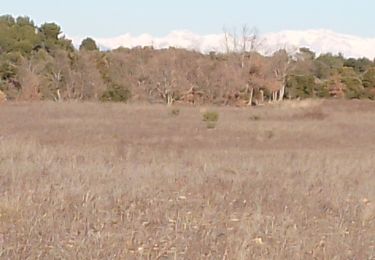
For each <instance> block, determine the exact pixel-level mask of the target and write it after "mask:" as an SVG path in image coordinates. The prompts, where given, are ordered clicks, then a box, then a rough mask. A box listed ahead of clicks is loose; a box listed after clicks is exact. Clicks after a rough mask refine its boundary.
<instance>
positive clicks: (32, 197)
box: [0, 101, 375, 259]
mask: <svg viewBox="0 0 375 260" xmlns="http://www.w3.org/2000/svg"><path fill="white" fill-rule="evenodd" d="M214 110H215V111H217V112H218V113H219V115H220V119H219V121H218V123H217V125H216V128H215V129H207V127H206V125H205V122H203V121H202V113H201V112H200V109H199V108H191V107H180V108H179V113H178V115H171V111H170V110H169V109H168V108H166V107H163V106H146V105H145V106H140V105H121V104H94V103H84V104H79V103H62V104H57V103H31V104H29V103H13V104H12V103H11V104H6V105H2V106H1V107H0V122H1V123H0V258H3V259H38V258H39V259H374V257H375V248H374V245H375V221H374V216H375V215H374V214H375V208H374V204H375V188H374V186H375V175H374V162H375V153H374V150H375V149H374V148H375V147H374V140H375V131H374V130H373V129H375V106H374V104H373V103H368V102H338V101H334V102H333V101H331V102H323V103H319V104H316V103H315V102H312V103H311V104H310V105H305V104H303V105H298V104H297V105H282V106H264V107H260V108H253V109H238V108H214Z"/></svg>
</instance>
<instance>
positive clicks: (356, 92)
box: [341, 77, 365, 99]
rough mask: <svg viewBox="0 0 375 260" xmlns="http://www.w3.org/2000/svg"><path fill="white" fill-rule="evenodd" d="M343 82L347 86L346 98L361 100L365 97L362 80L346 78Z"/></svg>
mask: <svg viewBox="0 0 375 260" xmlns="http://www.w3.org/2000/svg"><path fill="white" fill-rule="evenodd" d="M341 82H342V83H344V85H345V90H344V92H345V96H346V98H348V99H360V98H363V97H364V94H365V92H364V87H363V85H362V82H361V80H360V79H358V78H355V77H344V78H342V79H341Z"/></svg>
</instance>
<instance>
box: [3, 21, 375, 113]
mask: <svg viewBox="0 0 375 260" xmlns="http://www.w3.org/2000/svg"><path fill="white" fill-rule="evenodd" d="M248 40H249V42H248V43H247V44H248V45H249V46H250V45H251V46H255V45H254V41H256V39H255V38H251V39H248ZM245 44H246V43H245V41H244V43H243V45H244V46H241V47H240V48H235V49H234V48H233V49H228V50H227V51H226V52H225V53H215V52H210V53H209V54H202V53H199V52H195V51H189V50H184V49H178V48H172V47H171V48H169V49H162V50H156V49H153V48H152V47H137V48H132V49H129V48H122V47H120V48H118V49H114V50H110V51H100V50H99V48H98V46H97V44H96V42H95V41H94V40H93V39H92V38H86V39H84V40H83V41H82V43H81V44H80V46H79V48H75V47H74V46H73V44H72V41H71V40H69V39H67V38H66V37H65V36H63V33H62V29H61V27H60V26H59V25H57V24H55V23H44V24H42V25H40V26H37V25H35V23H34V22H33V21H32V20H31V19H30V18H29V17H12V16H10V15H3V16H1V17H0V99H3V100H8V101H31V100H33V101H36V100H54V101H64V100H82V101H85V100H87V101H96V100H99V101H103V102H105V101H114V102H144V103H165V104H169V105H171V104H174V103H180V104H198V105H199V104H215V105H235V106H251V105H258V104H262V103H264V102H276V101H281V100H283V99H305V98H326V99H328V98H337V99H371V100H372V99H374V98H375V62H374V61H371V60H370V59H368V58H358V59H355V58H346V57H344V56H343V55H341V54H331V53H325V54H320V55H316V54H315V53H314V52H312V51H311V50H309V49H308V48H300V49H299V51H298V52H297V53H295V54H293V55H291V54H290V53H287V52H286V51H285V50H279V51H277V52H275V53H273V54H272V55H270V56H264V55H261V54H259V53H258V52H257V50H256V48H251V47H250V48H247V47H246V45H245ZM242 47H243V48H242Z"/></svg>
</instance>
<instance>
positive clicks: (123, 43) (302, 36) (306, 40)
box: [73, 29, 375, 59]
mask: <svg viewBox="0 0 375 260" xmlns="http://www.w3.org/2000/svg"><path fill="white" fill-rule="evenodd" d="M224 39H225V37H224V33H221V34H207V35H199V34H195V33H193V32H191V31H188V30H174V31H171V32H170V33H169V34H167V35H165V36H163V37H154V36H152V35H151V34H147V33H144V34H140V35H137V36H133V35H132V34H129V33H127V34H124V35H120V36H117V37H112V38H95V40H96V42H97V43H98V45H99V46H100V47H101V49H103V50H111V49H116V48H118V47H127V48H133V47H137V46H142V47H144V46H153V47H154V48H155V49H164V48H169V47H177V48H184V49H188V50H195V51H198V52H202V53H209V52H210V51H215V52H225V49H226V48H225V46H226V44H225V40H224ZM81 40H82V38H78V37H73V42H74V44H75V45H79V43H80V41H81ZM258 41H259V42H260V43H261V44H260V47H259V48H258V49H257V51H259V52H260V53H262V54H265V55H268V54H272V53H273V52H275V51H277V50H279V49H283V48H286V49H288V50H294V49H295V50H296V49H299V48H301V47H307V48H309V49H311V50H312V51H314V52H316V53H317V54H318V55H319V54H321V53H333V54H338V53H342V54H343V55H344V56H345V57H347V58H350V57H353V58H362V57H366V58H369V59H374V58H375V37H374V38H366V37H360V36H354V35H350V34H343V33H337V32H334V31H331V30H328V29H311V30H303V31H302V30H299V31H298V30H284V31H280V32H275V33H265V34H262V35H259V38H258Z"/></svg>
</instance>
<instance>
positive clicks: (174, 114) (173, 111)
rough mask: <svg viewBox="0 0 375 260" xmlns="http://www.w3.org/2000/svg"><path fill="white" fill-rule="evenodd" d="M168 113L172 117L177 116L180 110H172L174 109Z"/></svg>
mask: <svg viewBox="0 0 375 260" xmlns="http://www.w3.org/2000/svg"><path fill="white" fill-rule="evenodd" d="M170 113H171V115H172V116H178V115H179V114H180V109H178V108H174V109H172V110H171V112H170Z"/></svg>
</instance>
